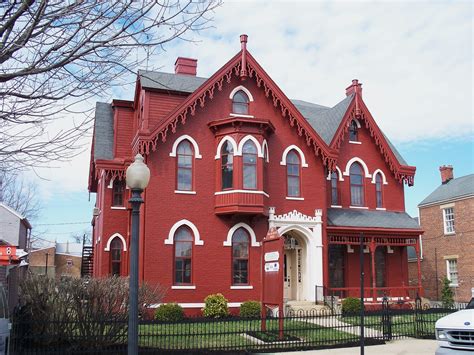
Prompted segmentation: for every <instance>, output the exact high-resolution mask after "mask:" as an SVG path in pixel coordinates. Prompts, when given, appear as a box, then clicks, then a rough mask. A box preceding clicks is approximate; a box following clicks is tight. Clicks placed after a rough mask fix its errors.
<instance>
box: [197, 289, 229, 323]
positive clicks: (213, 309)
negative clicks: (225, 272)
mask: <svg viewBox="0 0 474 355" xmlns="http://www.w3.org/2000/svg"><path fill="white" fill-rule="evenodd" d="M227 302H228V301H227V299H226V298H225V297H224V295H223V294H221V293H216V294H215V295H209V296H207V297H206V298H205V299H204V308H203V310H202V313H203V315H204V317H208V318H222V317H226V316H228V315H229V309H228V308H227Z"/></svg>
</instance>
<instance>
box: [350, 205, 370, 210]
mask: <svg viewBox="0 0 474 355" xmlns="http://www.w3.org/2000/svg"><path fill="white" fill-rule="evenodd" d="M349 208H355V209H359V210H368V209H369V207H367V206H349Z"/></svg>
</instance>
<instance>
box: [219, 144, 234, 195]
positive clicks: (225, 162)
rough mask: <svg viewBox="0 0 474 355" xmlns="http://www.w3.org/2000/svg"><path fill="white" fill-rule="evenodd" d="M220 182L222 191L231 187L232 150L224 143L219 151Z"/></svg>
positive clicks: (232, 173)
mask: <svg viewBox="0 0 474 355" xmlns="http://www.w3.org/2000/svg"><path fill="white" fill-rule="evenodd" d="M221 169H222V171H221V180H222V190H225V189H231V188H232V187H233V175H234V149H233V148H232V145H231V144H230V143H229V142H225V143H224V145H223V146H222V149H221Z"/></svg>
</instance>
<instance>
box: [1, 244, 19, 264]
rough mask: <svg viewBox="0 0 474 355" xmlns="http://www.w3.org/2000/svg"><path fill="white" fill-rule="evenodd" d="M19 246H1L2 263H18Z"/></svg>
mask: <svg viewBox="0 0 474 355" xmlns="http://www.w3.org/2000/svg"><path fill="white" fill-rule="evenodd" d="M19 261H20V260H19V258H18V256H17V248H16V247H15V246H10V245H2V246H0V265H9V264H15V263H18V262H19Z"/></svg>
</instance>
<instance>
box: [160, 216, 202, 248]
mask: <svg viewBox="0 0 474 355" xmlns="http://www.w3.org/2000/svg"><path fill="white" fill-rule="evenodd" d="M181 226H188V227H189V228H190V229H191V231H192V232H193V234H194V245H204V240H201V236H200V234H199V230H198V229H197V227H196V226H195V225H194V223H193V222H190V221H188V220H187V219H182V220H180V221H178V222H176V223H175V224H174V225H173V227H171V229H170V231H169V233H168V239H165V244H166V245H173V244H174V235H175V233H176V231H177V230H178V228H179V227H181Z"/></svg>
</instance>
